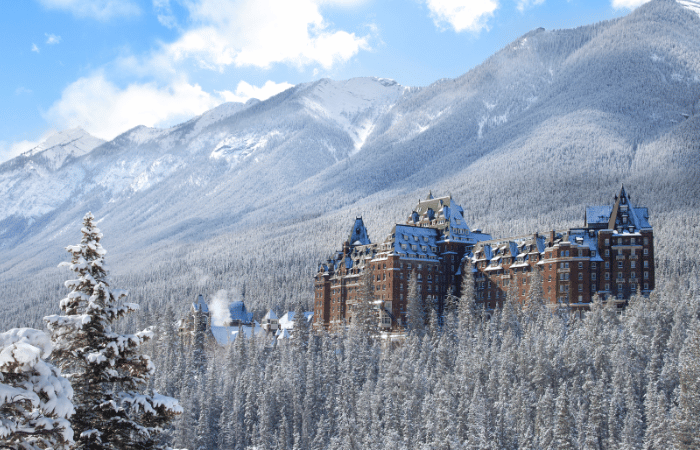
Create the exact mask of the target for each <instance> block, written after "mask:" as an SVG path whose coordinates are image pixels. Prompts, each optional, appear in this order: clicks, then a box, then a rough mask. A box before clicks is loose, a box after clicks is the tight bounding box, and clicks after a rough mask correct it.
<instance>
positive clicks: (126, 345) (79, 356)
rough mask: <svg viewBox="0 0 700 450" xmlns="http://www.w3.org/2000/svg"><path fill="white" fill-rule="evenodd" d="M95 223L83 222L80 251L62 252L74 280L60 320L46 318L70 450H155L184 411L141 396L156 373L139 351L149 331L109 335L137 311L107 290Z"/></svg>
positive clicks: (155, 396) (165, 400)
mask: <svg viewBox="0 0 700 450" xmlns="http://www.w3.org/2000/svg"><path fill="white" fill-rule="evenodd" d="M93 220H94V217H93V216H92V214H91V213H87V214H86V215H85V218H84V219H83V227H82V230H81V231H82V233H83V237H82V239H81V241H80V244H78V245H71V246H68V247H67V248H66V250H67V251H68V252H69V253H70V254H71V255H72V258H71V262H70V263H62V264H61V265H62V266H68V267H69V268H70V269H71V270H72V271H73V272H75V274H76V276H77V278H76V279H74V280H69V281H67V282H66V283H65V284H66V287H68V288H70V289H71V292H70V293H69V294H68V296H67V297H66V298H64V299H63V300H61V303H60V307H61V310H62V311H63V313H64V314H65V315H60V316H59V315H54V316H48V317H45V318H44V320H45V321H46V323H47V325H48V328H49V330H50V331H51V338H52V340H53V343H54V349H53V353H52V357H53V360H54V361H55V362H56V364H57V365H58V366H59V367H60V368H61V369H62V370H63V372H64V373H65V374H66V376H68V377H70V380H71V383H72V385H73V390H74V392H75V394H74V398H73V400H74V404H75V415H74V416H73V418H72V424H73V429H74V430H75V433H76V435H77V439H76V448H78V449H88V448H89V449H91V450H92V449H126V448H129V449H133V448H154V447H158V446H159V434H160V432H161V426H163V425H165V424H167V423H168V422H169V421H170V420H171V418H172V417H173V416H175V415H176V414H178V413H180V412H181V411H182V409H181V408H180V406H179V405H178V403H177V400H175V399H173V398H171V397H165V396H162V395H158V394H153V395H146V394H144V393H143V392H142V390H143V387H144V385H145V384H146V383H147V382H148V379H149V378H150V377H151V376H152V375H153V373H154V371H155V368H154V367H153V364H152V363H151V360H150V358H149V357H148V356H146V355H142V354H141V352H140V350H139V347H140V345H141V344H143V343H144V342H145V341H146V340H148V339H150V338H151V336H152V334H153V333H152V331H150V330H148V329H147V330H144V331H141V332H139V333H136V334H125V335H122V334H118V333H115V332H114V331H112V324H113V323H115V322H116V321H117V320H118V319H120V318H122V317H124V316H125V315H126V314H128V313H130V312H133V311H136V310H137V309H138V305H136V304H132V303H125V304H123V305H119V304H118V302H119V300H120V299H121V298H123V297H125V296H126V292H123V291H117V290H110V288H109V283H108V281H107V267H106V264H105V261H104V255H105V253H106V252H105V250H104V249H103V248H102V245H101V244H100V239H101V238H102V233H100V231H99V229H98V228H97V227H96V226H95V224H94V223H93Z"/></svg>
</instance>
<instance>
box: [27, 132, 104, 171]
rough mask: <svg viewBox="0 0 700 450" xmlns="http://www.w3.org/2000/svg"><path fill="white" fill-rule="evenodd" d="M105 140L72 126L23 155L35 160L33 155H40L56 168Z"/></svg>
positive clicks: (49, 165)
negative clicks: (69, 158) (67, 159)
mask: <svg viewBox="0 0 700 450" xmlns="http://www.w3.org/2000/svg"><path fill="white" fill-rule="evenodd" d="M104 142H105V141H103V140H102V139H99V138H96V137H94V136H92V135H90V134H89V133H88V132H86V131H85V130H83V129H82V128H72V129H70V130H65V131H60V132H58V133H56V134H54V135H52V136H50V137H49V138H48V139H46V140H45V141H44V142H42V143H41V144H39V145H37V146H36V147H34V148H32V149H31V150H27V151H26V152H24V153H22V155H21V156H23V157H25V158H27V159H34V160H36V158H33V157H35V156H40V157H41V158H42V159H44V160H45V162H46V165H47V167H48V168H50V169H51V170H56V169H58V168H59V167H61V166H62V165H63V162H64V161H65V160H66V158H68V157H74V158H77V157H78V156H82V155H84V154H86V153H89V152H90V151H92V149H94V148H95V147H97V146H98V145H101V144H104Z"/></svg>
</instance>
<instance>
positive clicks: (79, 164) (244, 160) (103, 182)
mask: <svg viewBox="0 0 700 450" xmlns="http://www.w3.org/2000/svg"><path fill="white" fill-rule="evenodd" d="M685 3H689V2H685ZM684 6H687V5H683V6H681V5H680V4H678V3H676V2H674V1H669V0H652V1H651V2H649V3H647V4H645V5H642V6H640V7H639V8H637V9H636V10H635V11H633V12H632V13H630V14H629V15H628V16H626V17H622V18H620V19H616V20H611V21H606V22H601V23H598V24H593V25H589V26H584V27H579V28H576V29H572V30H544V29H537V30H533V31H531V32H529V33H527V34H526V35H524V36H522V37H521V38H519V39H517V40H516V41H514V42H513V43H511V44H509V45H508V46H506V47H505V48H503V49H502V50H501V51H499V52H497V53H496V54H494V55H493V56H491V57H490V58H488V59H487V60H486V61H484V63H482V64H481V65H480V66H478V67H476V68H474V69H473V70H470V71H469V72H467V73H466V74H464V75H462V76H460V77H458V78H455V79H445V80H440V81H438V82H435V83H433V84H432V85H430V86H426V87H422V88H406V87H403V86H400V85H398V84H396V83H394V82H393V81H390V80H385V79H381V78H356V79H352V80H346V81H333V80H327V79H324V80H319V81H316V82H311V83H305V84H300V85H297V86H295V87H293V88H290V89H288V90H287V91H285V92H282V93H280V94H278V95H276V96H274V97H271V98H269V99H267V100H265V101H262V102H257V101H250V102H248V103H246V104H235V103H231V104H224V105H221V106H219V107H218V108H215V109H214V110H212V111H209V112H207V113H205V114H203V115H202V116H200V117H197V118H194V119H192V120H190V121H188V122H185V123H183V124H181V125H178V126H175V127H172V128H169V129H165V130H157V129H149V128H146V127H137V128H134V129H133V130H129V131H127V132H126V133H124V134H122V135H121V136H118V137H117V138H116V139H114V140H112V141H110V142H107V143H104V144H103V145H100V146H98V147H97V148H95V149H94V150H93V151H91V152H89V153H87V154H84V155H82V156H77V157H73V158H68V159H66V160H65V162H64V163H63V165H61V166H60V167H59V168H58V169H57V170H55V171H54V172H50V171H48V170H45V169H43V170H44V172H42V175H41V176H39V175H38V174H37V170H38V169H35V168H32V167H29V166H27V165H26V164H25V162H26V161H28V160H27V157H25V156H22V157H19V158H16V159H15V160H12V161H8V162H6V163H4V164H2V165H0V195H2V198H3V202H2V203H0V247H1V248H4V249H13V251H12V252H8V253H7V254H10V255H11V256H10V257H8V258H5V259H2V260H0V281H2V279H14V278H13V277H19V276H21V274H22V273H24V272H23V271H25V272H26V271H29V270H30V269H32V268H33V269H34V270H36V268H43V267H54V266H53V264H54V263H55V262H58V261H60V258H61V257H62V255H61V254H60V249H61V248H62V247H63V246H65V245H66V243H68V242H71V240H70V239H69V237H68V236H67V234H66V233H67V232H69V231H70V230H72V229H73V228H71V227H74V226H75V225H76V224H77V223H78V222H79V220H80V218H81V217H82V216H83V215H84V213H85V212H86V211H87V210H88V209H90V210H92V212H93V213H94V214H95V216H96V217H98V218H104V222H103V223H102V224H101V229H103V231H104V232H105V236H108V237H109V238H110V239H114V241H113V242H117V243H118V245H116V246H110V249H111V250H112V252H113V253H111V255H112V256H111V257H112V258H114V259H110V261H113V263H116V262H119V261H125V262H126V261H129V264H130V265H129V266H128V267H132V265H131V264H132V262H133V261H134V260H135V259H138V262H133V264H134V266H133V270H138V269H139V268H142V269H144V270H145V269H146V268H148V270H156V269H154V267H158V265H159V264H162V265H164V266H165V265H167V264H168V263H167V261H169V259H168V258H176V259H178V261H181V260H182V259H181V258H184V256H183V255H187V256H186V258H187V260H188V263H187V264H191V265H192V266H191V267H189V266H188V267H186V269H187V270H188V273H189V272H192V271H193V270H194V269H193V267H198V266H197V265H198V264H200V265H207V264H213V263H212V261H218V263H217V264H219V266H220V267H228V269H226V270H224V271H223V272H221V277H226V280H228V281H226V280H223V278H222V280H223V281H221V283H222V284H221V286H222V288H227V287H226V283H231V281H230V280H238V281H240V282H242V281H245V280H247V281H246V286H248V289H249V290H248V293H247V294H246V303H247V302H248V300H249V299H250V301H251V302H263V303H264V302H272V301H273V299H272V298H274V297H275V295H277V296H278V298H279V297H284V298H286V299H288V300H289V301H291V300H290V299H291V298H292V297H290V296H289V293H288V292H287V291H285V289H287V287H285V285H284V283H283V282H282V281H280V285H279V286H278V289H279V290H277V291H275V294H274V295H272V294H270V293H269V289H268V290H265V289H263V288H262V286H263V285H264V283H266V282H263V281H261V279H259V278H256V277H262V276H263V275H264V274H265V273H269V272H268V271H267V270H268V268H269V267H270V262H271V260H272V259H274V258H279V259H280V260H281V261H284V260H290V261H295V265H294V268H292V269H289V270H292V271H296V272H294V276H293V277H292V278H293V282H294V283H301V284H300V285H299V286H300V287H299V292H302V291H304V290H305V289H308V283H307V282H306V281H304V280H307V278H308V275H309V273H310V271H312V270H313V267H312V266H313V265H314V264H315V261H316V258H319V257H323V256H324V253H326V252H329V251H331V250H332V249H333V248H334V247H333V246H334V245H335V244H336V243H337V242H341V239H342V238H344V235H345V233H346V232H347V229H346V228H347V226H348V225H349V224H348V223H346V222H345V221H346V220H349V219H348V218H353V217H354V216H355V215H356V214H357V215H362V216H363V218H364V219H365V222H366V223H368V224H371V229H370V235H371V238H372V240H373V241H374V240H379V239H381V238H382V237H383V236H384V235H385V234H386V233H388V232H389V231H390V229H391V224H392V223H393V222H395V221H397V220H401V218H402V217H404V214H405V213H406V208H410V207H411V206H412V205H413V202H414V201H415V199H416V198H417V195H420V196H423V195H425V192H427V190H428V189H432V190H433V192H442V193H448V192H449V193H452V194H453V196H454V198H455V199H457V201H458V202H460V204H462V206H464V207H465V214H466V216H465V217H466V218H467V221H468V223H469V224H470V225H471V226H474V227H481V228H483V229H484V230H485V231H488V232H491V233H492V234H493V235H494V236H499V235H505V234H508V235H513V234H518V233H529V232H532V231H533V230H546V229H551V227H553V226H554V227H561V226H567V225H575V224H580V221H581V214H582V213H581V211H583V209H582V208H583V207H584V206H585V205H586V204H605V203H607V202H608V200H609V197H610V195H611V192H616V191H618V190H619V186H620V184H621V183H624V184H625V187H628V186H629V188H630V189H631V190H632V191H633V193H634V195H636V196H638V197H637V198H640V204H642V205H644V206H647V207H649V208H650V211H651V212H652V216H653V217H652V221H654V220H656V222H654V223H659V224H661V223H662V222H661V221H662V217H663V216H664V215H665V214H669V215H672V214H681V215H683V217H684V220H685V221H686V222H687V223H700V205H694V206H693V205H691V206H688V204H687V203H684V202H687V201H696V200H693V199H698V198H700V187H698V184H697V183H696V182H695V180H696V179H697V178H698V177H700V161H699V160H698V158H697V154H698V152H699V151H700V149H698V145H700V144H698V143H699V142H700V119H699V118H700V17H699V16H698V15H697V14H695V13H693V12H691V11H689V10H688V9H687V8H685V7H684ZM676 192H683V193H684V196H682V197H681V196H677V195H675V193H676ZM687 199H690V200H687ZM686 216H688V217H686ZM659 230H660V231H661V230H669V231H667V232H668V233H671V232H672V231H673V230H674V228H673V224H668V223H667V224H666V227H665V228H664V227H663V226H660V228H659ZM675 230H676V231H677V232H676V235H678V236H681V235H682V234H681V233H680V232H679V231H678V230H677V229H675ZM698 233H700V231H699V232H698ZM674 239H677V238H674ZM689 239H691V238H689ZM659 242H660V243H663V242H665V241H664V240H663V239H662V240H660V241H659ZM660 245H662V246H663V245H666V247H663V248H662V249H661V250H660V252H659V253H658V255H660V256H659V257H666V256H668V255H669V254H671V253H672V252H679V251H682V247H680V246H677V245H676V244H675V243H673V244H672V243H666V244H660ZM156 248H157V249H160V251H162V252H165V253H166V254H165V255H160V254H159V255H158V256H157V258H158V260H156V259H155V258H156V256H155V255H156V254H157V252H156V250H155V249H156ZM660 248H661V247H660ZM36 249H47V250H36ZM168 252H170V253H168ZM664 255H666V256H664ZM217 258H219V259H217ZM231 261H236V263H235V264H233V266H232V263H231ZM182 264H185V263H182ZM219 266H217V267H219ZM182 267H185V266H182ZM246 267H255V268H259V269H260V270H257V269H256V272H255V274H251V273H249V272H245V271H246V270H248V269H245V268H246ZM279 267H282V266H279ZM186 269H185V268H183V269H181V270H186ZM287 269H288V268H285V269H284V270H283V269H281V268H280V269H279V271H280V272H284V273H286V271H287ZM168 270H169V269H165V268H164V269H163V271H164V273H166V275H163V276H166V277H167V276H169V275H167V273H169V272H168ZM217 270H219V269H217ZM275 270H277V269H275ZM258 272H259V274H258ZM192 273H194V272H192ZM173 276H174V275H173ZM3 277H4V278H3ZM305 277H307V278H305ZM186 280H187V278H186V277H182V278H178V279H177V280H172V283H185V281H186ZM299 280H302V281H299ZM238 281H237V282H238ZM307 281H308V280H307ZM190 282H196V281H192V280H190ZM304 292H305V291H304ZM304 301H305V300H304ZM265 304H269V303H265Z"/></svg>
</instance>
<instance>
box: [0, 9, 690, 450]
mask: <svg viewBox="0 0 700 450" xmlns="http://www.w3.org/2000/svg"><path fill="white" fill-rule="evenodd" d="M698 42H700V17H698V16H697V14H696V13H694V12H691V11H688V10H686V9H684V8H683V7H682V6H680V5H679V4H678V3H677V2H673V1H668V0H654V1H651V2H649V3H647V4H645V5H643V6H641V7H639V8H638V9H636V10H635V11H634V12H633V13H631V14H629V15H628V16H626V17H623V18H620V19H615V20H611V21H606V22H601V23H599V24H594V25H590V26H585V27H580V28H577V29H573V30H544V29H537V30H533V31H532V32H531V33H528V34H527V35H525V36H522V37H521V38H519V39H518V40H516V41H514V42H513V43H511V44H509V45H508V46H506V47H505V48H504V49H503V50H501V51H499V52H498V53H496V54H495V55H493V56H492V57H490V58H488V59H487V60H486V61H484V63H483V64H481V65H480V66H479V67H477V68H475V69H473V70H471V71H469V72H468V73H466V74H465V75H463V76H461V77H458V78H455V79H451V80H441V81H438V82H435V83H433V84H432V85H430V86H427V87H424V88H410V89H409V88H405V89H404V88H403V87H401V86H399V85H397V84H396V83H394V82H388V81H387V80H383V79H369V78H368V79H354V80H351V81H350V82H347V83H345V82H335V81H331V80H318V81H316V82H313V83H308V84H301V85H298V86H295V87H294V88H291V89H289V90H288V91H285V92H283V93H281V94H279V95H277V96H274V97H272V98H270V99H268V100H265V101H263V102H251V103H248V104H245V105H242V104H241V105H236V104H228V105H226V106H222V107H221V109H220V110H219V111H218V112H217V110H212V111H210V112H208V113H205V114H204V115H202V116H200V117H198V118H194V119H192V120H191V121H188V122H186V123H183V124H181V125H178V126H175V127H173V128H170V129H167V130H156V129H147V128H145V127H137V128H134V129H132V130H130V131H128V132H126V133H124V134H123V135H121V136H119V137H117V138H116V139H114V140H113V141H110V142H106V143H104V144H101V145H99V146H98V147H95V148H94V150H92V151H91V152H90V153H87V154H85V155H82V156H78V157H67V158H66V159H65V160H63V159H61V160H60V164H58V163H56V161H53V160H51V161H49V160H47V157H46V156H45V155H42V154H41V153H38V154H35V155H29V156H19V157H17V158H15V159H13V160H11V161H8V162H5V163H3V164H0V193H1V194H2V202H0V255H1V256H2V257H1V258H0V301H1V302H2V303H1V305H0V448H12V449H20V448H21V449H46V448H55V449H59V448H73V447H74V445H75V446H77V448H106V449H113V448H120V449H122V448H124V449H126V448H158V447H162V448H167V447H171V448H180V449H182V448H187V449H190V450H198V449H204V450H210V449H236V450H238V449H241V450H243V449H246V450H253V449H260V450H262V449H295V450H296V449H392V450H393V449H411V450H412V449H421V450H422V449H480V450H481V449H487V448H488V449H538V450H539V449H542V450H544V449H598V450H602V449H640V450H662V449H663V450H666V449H693V450H697V449H700V432H699V430H700V284H699V283H698V281H699V280H700V264H699V263H698V255H697V248H696V243H697V242H699V241H700V203H699V202H698V200H699V199H700V183H698V182H697V180H698V175H699V174H700V162H699V161H700V160H699V159H698V157H697V156H698V154H699V153H700V144H699V143H700V63H699V61H700V45H699V44H698ZM348 86H350V87H348ZM379 86H381V88H380V87H379ZM370 87H371V89H369V88H370ZM344 89H349V90H348V91H347V92H350V93H351V94H353V95H354V94H356V93H357V92H364V91H363V90H365V91H367V92H374V91H375V90H379V91H380V92H383V93H382V94H381V96H380V97H379V98H374V99H373V98H370V100H371V101H370V102H369V103H368V104H369V106H366V105H365V106H363V107H362V108H364V109H362V108H360V109H358V110H356V111H355V112H354V113H353V114H355V115H347V114H346V113H347V111H345V112H343V113H342V114H339V116H338V117H341V118H343V120H344V121H341V122H342V123H341V122H337V120H339V119H338V117H335V118H334V116H332V115H331V114H327V112H328V111H331V110H333V107H335V106H336V105H333V104H332V101H331V100H332V99H333V98H335V97H334V95H335V94H334V93H345V92H346V91H345V90H344ZM352 89H356V90H357V91H352ZM324 92H325V93H326V94H328V93H331V94H333V95H330V94H329V95H328V96H327V97H324V96H323V95H322V94H323V93H324ZM309 99H315V100H318V103H314V105H316V106H317V107H318V108H321V109H320V110H322V111H321V112H322V113H318V111H320V110H317V109H313V108H308V104H309V102H308V101H309ZM324 102H325V103H324ZM323 108H326V109H325V110H324V109H323ZM343 114H345V115H343ZM350 119H352V120H350ZM365 120H368V121H369V122H367V123H370V122H371V124H372V125H373V128H372V132H371V133H370V134H369V135H368V136H367V139H366V141H363V143H362V145H361V146H359V147H356V145H355V144H356V143H355V142H354V141H353V140H352V139H351V137H350V135H349V134H348V132H347V130H346V129H345V128H343V126H344V125H343V126H340V125H339V124H341V125H342V124H343V123H345V122H347V121H350V122H352V125H353V126H355V125H358V126H359V125H362V124H365V122H364V121H365ZM363 126H364V125H363ZM224 144H225V145H224ZM215 149H218V150H215ZM217 151H218V152H219V153H217ZM215 156H216V157H215ZM54 166H55V167H54ZM622 184H624V186H625V189H627V191H628V192H630V193H631V194H632V196H633V197H632V200H631V201H632V202H634V204H635V205H637V206H643V207H647V208H648V209H649V213H650V220H649V221H650V223H651V224H652V226H653V228H654V242H655V248H654V256H655V261H654V264H655V276H656V288H655V290H654V291H653V292H652V293H651V295H650V296H649V297H641V296H639V297H634V298H632V299H631V300H630V304H629V306H628V307H627V308H626V309H625V311H624V312H623V313H622V314H619V313H618V312H617V310H615V309H614V308H612V307H609V306H608V305H607V304H606V303H605V302H604V301H602V300H601V299H598V300H596V301H595V302H594V303H593V304H592V305H591V310H590V312H588V313H586V314H584V315H583V317H575V316H572V315H571V314H569V312H568V311H567V310H566V309H565V308H556V307H555V308H552V307H551V306H546V305H544V304H543V302H542V298H541V294H540V292H541V290H540V289H538V283H533V284H532V285H531V286H532V289H531V290H530V293H529V295H528V298H527V300H526V301H525V302H524V303H523V304H521V303H516V302H508V301H506V302H505V306H504V307H503V309H501V310H496V311H494V312H493V313H492V314H489V315H488V316H486V315H485V314H483V311H479V310H478V309H477V308H476V307H475V306H474V304H473V301H472V300H473V299H470V297H469V296H468V295H466V296H465V297H464V298H463V299H459V301H455V302H452V303H450V307H449V308H447V313H446V314H445V315H444V316H442V317H439V316H437V314H436V312H435V308H433V307H431V305H428V306H426V305H422V304H421V302H420V301H417V299H415V298H412V299H410V300H412V301H409V304H410V305H412V306H411V307H410V311H409V318H410V320H409V322H410V323H409V328H408V330H407V334H406V336H405V338H404V339H401V340H398V341H393V342H389V341H388V340H386V339H383V338H382V337H380V336H378V335H376V334H375V333H373V330H372V323H371V322H372V321H371V320H363V321H360V323H359V324H356V325H353V326H352V327H348V328H347V329H346V330H344V331H343V332H341V333H338V334H329V333H324V332H314V331H313V330H311V329H309V328H308V327H306V326H304V324H303V323H301V322H299V323H295V327H296V328H295V329H294V330H293V339H290V340H288V341H286V342H285V343H284V344H280V345H276V346H273V345H271V339H269V338H263V337H261V336H254V337H252V338H246V339H236V340H235V341H234V342H233V343H232V344H230V345H228V346H226V347H224V346H217V345H213V344H212V345H189V342H188V341H187V340H184V339H182V338H181V336H180V335H179V333H178V329H179V324H180V323H179V321H180V320H181V319H183V318H184V317H186V315H187V314H188V312H189V310H190V305H191V304H192V302H193V301H195V299H196V298H197V296H198V295H200V294H201V295H203V296H204V298H205V300H206V301H207V302H210V301H211V300H212V299H213V298H215V297H217V298H219V299H224V300H225V301H227V302H231V301H234V300H243V301H245V304H246V306H247V308H248V310H249V311H251V312H253V313H254V318H255V319H256V320H258V321H260V319H261V318H262V317H263V315H264V314H265V313H266V312H267V311H268V309H273V310H274V311H275V312H276V313H277V314H278V315H279V316H281V315H282V314H284V313H285V312H287V311H291V310H296V311H297V312H301V311H310V310H311V309H312V307H311V305H312V303H311V302H312V299H313V275H314V273H316V271H317V267H318V263H319V262H320V261H324V260H325V258H327V257H328V255H330V254H332V252H333V251H335V250H337V249H338V248H339V247H340V245H342V242H343V240H344V239H346V237H347V232H348V229H349V227H350V225H351V224H352V223H353V222H354V218H355V217H357V216H362V217H363V220H364V222H365V223H366V225H367V228H368V231H369V235H370V238H371V239H372V241H373V242H381V241H382V240H383V239H384V237H385V236H386V235H387V234H388V233H390V232H391V231H390V230H391V228H392V226H393V225H394V224H395V223H403V222H404V221H405V219H406V217H407V215H408V214H409V213H410V208H411V207H412V206H413V205H415V202H416V200H417V199H418V198H425V195H426V194H427V193H428V191H429V190H432V191H433V192H434V193H436V194H437V195H448V194H451V195H452V196H453V198H454V200H455V202H457V203H459V204H460V205H461V206H463V207H464V211H465V215H464V217H465V219H466V221H467V223H468V225H469V227H470V229H477V228H480V229H482V230H483V231H484V232H487V233H490V234H491V235H492V236H493V237H494V238H498V237H501V236H515V235H525V234H529V233H533V232H535V231H538V232H541V233H543V232H547V231H549V230H553V229H562V228H566V227H574V226H580V225H581V224H582V223H583V221H584V217H583V216H584V211H585V207H586V206H588V205H606V204H612V201H613V195H614V194H615V193H616V192H619V189H620V186H621V185H622ZM47 193H48V194H47ZM87 211H92V212H93V213H95V217H94V223H93V222H92V220H93V219H90V224H85V223H81V218H82V217H83V216H84V215H85V213H86V212H87ZM98 225H99V228H100V229H102V230H103V231H104V237H102V236H101V234H99V232H98V231H97V230H96V227H97V226H98ZM93 227H94V229H93ZM81 229H82V230H81ZM81 233H82V234H83V236H82V238H81ZM83 241H84V242H83ZM78 242H80V244H78ZM100 242H101V243H100ZM97 244H100V245H99V246H98V245H97ZM101 245H104V246H105V247H106V248H107V250H109V251H110V253H108V254H107V256H106V257H105V253H104V249H103V248H102V247H101ZM66 246H69V247H68V250H69V252H70V254H69V255H68V257H67V255H66V252H65V251H64V249H65V248H66ZM81 258H82V259H81ZM67 260H68V261H67ZM61 261H63V262H64V263H65V264H64V265H66V264H67V265H68V268H69V269H71V270H72V272H71V270H65V268H57V267H56V266H57V265H58V264H59V263H60V262H61ZM105 261H108V262H109V263H110V265H109V266H107V264H106V262H105ZM120 289H121V290H124V291H128V292H129V295H128V297H122V294H125V292H122V291H120ZM472 289H473V286H470V285H468V284H467V285H465V286H464V288H463V289H462V292H469V291H470V290H472ZM127 299H128V300H127ZM127 301H128V302H133V303H127ZM136 304H138V305H139V307H138V308H137V307H136ZM45 318H48V319H47V320H45ZM47 322H48V323H49V324H50V327H47ZM20 327H21V328H20ZM52 352H53V354H52ZM147 355H148V356H150V358H149V357H148V356H147ZM149 408H150V409H149ZM151 411H153V412H151ZM156 412H157V414H156ZM121 425H124V427H122V426H121ZM122 428H124V429H128V431H124V429H122Z"/></svg>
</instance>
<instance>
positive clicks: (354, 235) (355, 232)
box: [348, 217, 372, 245]
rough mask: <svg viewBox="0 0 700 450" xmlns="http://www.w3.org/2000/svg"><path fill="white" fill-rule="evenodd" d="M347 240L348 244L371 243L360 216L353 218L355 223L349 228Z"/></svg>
mask: <svg viewBox="0 0 700 450" xmlns="http://www.w3.org/2000/svg"><path fill="white" fill-rule="evenodd" d="M348 242H349V243H350V245H370V244H371V243H372V242H371V241H370V240H369V234H368V233H367V228H366V227H365V223H364V222H363V221H362V217H357V218H356V219H355V223H354V224H353V225H352V229H351V230H350V237H348Z"/></svg>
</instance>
